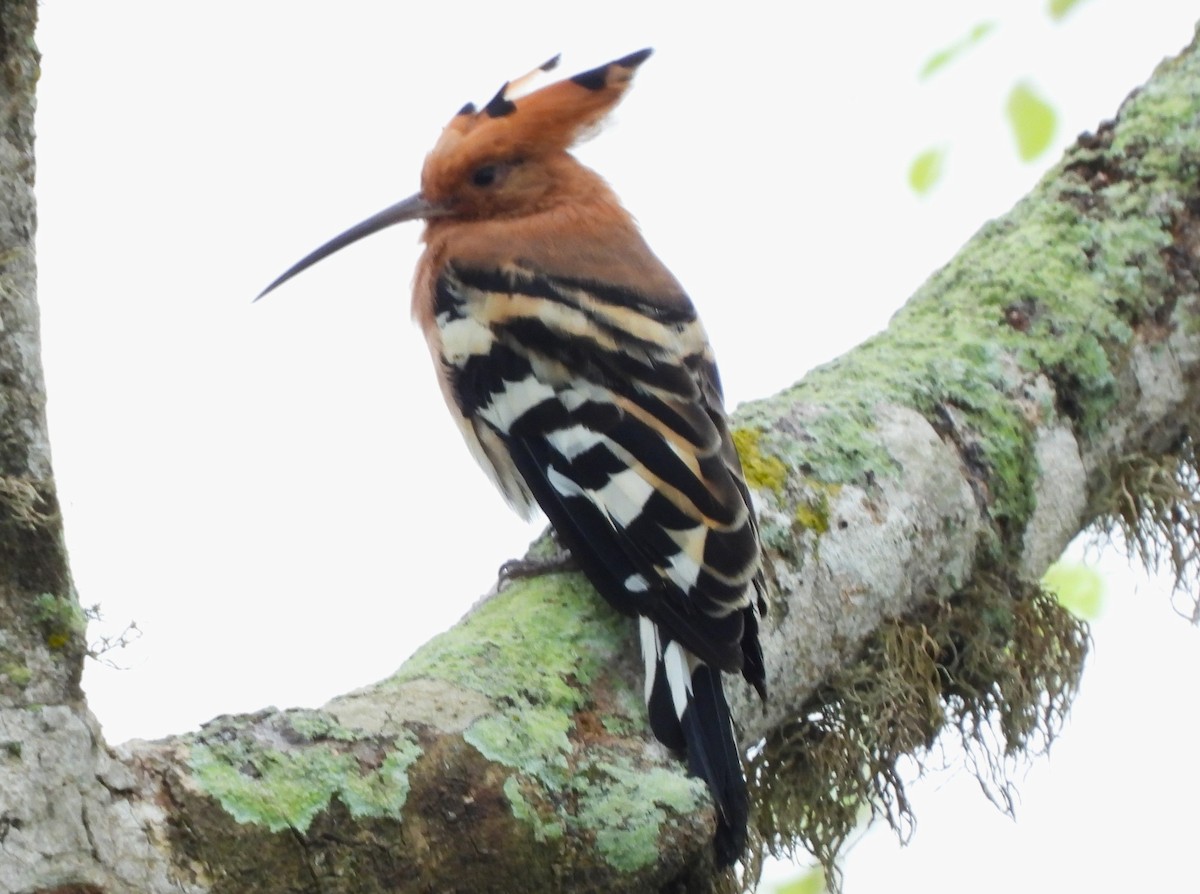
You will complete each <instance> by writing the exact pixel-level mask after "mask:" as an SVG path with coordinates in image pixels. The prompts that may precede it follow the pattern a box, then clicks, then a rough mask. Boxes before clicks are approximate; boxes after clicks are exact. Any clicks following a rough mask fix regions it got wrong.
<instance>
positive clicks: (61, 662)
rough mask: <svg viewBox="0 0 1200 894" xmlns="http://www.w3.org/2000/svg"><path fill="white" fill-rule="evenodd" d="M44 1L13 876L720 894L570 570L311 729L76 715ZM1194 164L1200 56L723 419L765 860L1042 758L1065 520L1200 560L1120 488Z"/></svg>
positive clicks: (1196, 334) (1172, 301)
mask: <svg viewBox="0 0 1200 894" xmlns="http://www.w3.org/2000/svg"><path fill="white" fill-rule="evenodd" d="M34 9H35V5H34V4H33V3H13V2H4V3H0V53H2V55H3V59H2V62H3V66H4V68H3V72H4V77H5V82H4V89H5V95H4V108H5V109H6V110H7V111H6V114H7V115H8V119H9V128H8V129H7V133H8V136H7V137H6V138H5V140H4V142H3V143H2V144H0V152H2V153H3V155H2V157H0V161H2V164H0V168H2V176H3V181H2V183H0V190H3V195H4V196H5V202H4V203H3V205H4V208H5V215H4V217H5V219H4V220H3V221H0V236H2V237H3V245H2V254H0V259H2V260H3V261H4V265H3V271H2V273H3V276H4V277H5V278H4V280H3V283H2V285H3V289H2V290H0V300H2V301H3V307H2V308H0V313H3V319H4V332H3V333H2V335H3V338H4V341H3V342H2V343H0V358H2V361H0V362H2V363H3V369H4V371H5V373H6V374H5V376H4V378H3V380H2V382H0V384H2V385H3V386H4V389H5V392H4V399H5V401H6V403H5V411H4V416H3V424H2V430H0V435H2V437H0V447H2V451H0V462H2V463H3V469H2V474H3V476H4V477H3V479H2V484H3V486H2V487H0V505H2V507H3V510H4V517H3V523H4V525H5V538H4V544H5V546H4V554H3V558H4V562H3V567H2V570H3V580H2V581H0V587H2V589H0V613H2V614H0V622H3V627H4V630H5V639H4V640H2V641H0V646H2V651H0V694H2V695H3V699H4V700H3V703H2V704H3V707H2V708H0V712H2V713H0V723H2V726H0V730H2V733H0V738H2V739H3V740H4V755H3V756H0V791H3V792H4V799H3V805H2V806H0V809H2V810H3V813H2V814H0V878H5V879H6V880H12V879H16V881H15V883H14V884H15V889H16V890H19V891H39V890H47V891H48V890H54V889H57V890H74V891H85V890H86V891H96V890H99V891H127V890H135V891H146V892H160V891H161V892H166V891H181V890H182V891H197V892H199V891H231V892H232V891H249V890H253V891H260V892H271V891H296V890H302V891H322V892H332V891H347V892H349V891H354V892H371V891H396V890H413V891H418V890H421V891H423V890H439V891H455V890H464V891H465V890H505V891H513V892H515V891H523V890H529V891H546V890H572V891H618V890H621V891H642V890H645V891H650V890H654V891H658V890H687V891H702V890H710V889H711V890H718V889H721V888H722V887H729V886H731V885H732V884H733V883H734V880H733V879H731V878H716V877H713V876H712V875H711V872H712V867H711V852H710V842H711V836H712V827H713V816H712V808H711V806H710V804H709V801H708V798H707V795H706V792H705V790H704V787H703V785H702V784H700V783H698V782H697V781H695V780H689V779H687V778H686V776H685V775H684V772H683V767H682V766H681V765H680V764H679V763H678V762H676V761H675V760H674V759H672V758H671V757H670V756H669V755H667V754H665V753H664V752H663V751H662V749H661V748H660V747H659V746H657V745H656V744H654V743H653V742H652V740H651V737H650V736H649V733H648V730H647V729H646V725H645V720H644V709H643V707H642V704H641V693H640V681H639V680H638V676H639V673H640V668H639V666H638V664H639V662H638V660H637V658H636V655H635V654H634V653H635V643H634V639H635V636H634V632H633V628H632V627H631V625H629V624H628V623H627V622H626V621H625V620H624V619H622V618H618V617H616V616H614V615H613V614H612V613H611V612H610V611H609V610H608V609H607V608H606V607H605V606H604V605H603V604H602V602H601V601H600V600H598V599H597V598H596V597H595V595H594V594H593V593H592V592H591V591H590V589H589V588H588V586H587V585H586V584H585V583H584V582H583V581H582V579H581V578H580V577H579V576H578V575H572V574H562V575H554V576H548V577H543V578H538V579H534V580H528V581H521V582H518V583H515V584H513V585H511V586H508V587H506V588H504V589H503V591H502V592H499V593H497V594H494V595H493V596H492V597H491V598H490V599H488V600H486V601H485V602H483V603H481V604H479V605H478V606H476V608H475V609H474V610H473V611H472V612H471V613H470V614H469V615H468V616H467V617H466V618H465V619H464V620H463V621H462V622H461V623H460V624H459V625H457V626H456V627H455V628H453V629H452V630H450V631H448V632H446V633H444V634H442V635H441V636H439V637H437V638H435V639H434V640H433V641H431V642H430V643H428V644H427V645H426V646H425V647H423V648H422V649H421V650H420V651H419V652H418V653H417V654H416V655H414V656H413V658H411V659H410V660H409V661H408V662H407V663H406V664H405V665H404V667H403V668H401V670H400V671H399V672H398V673H397V674H396V675H395V676H393V677H392V678H390V679H388V680H385V681H382V682H380V683H377V684H375V685H373V686H370V687H367V688H365V689H362V690H359V691H357V692H353V693H349V694H347V695H344V696H341V697H339V698H337V699H334V700H333V701H332V702H330V703H329V704H328V705H326V706H325V707H324V708H322V709H320V710H317V711H309V710H293V711H276V710H274V709H270V710H267V711H263V712H260V713H258V714H255V715H250V716H238V717H221V718H217V719H216V720H214V721H212V722H211V723H209V724H207V725H206V726H205V727H204V728H203V729H202V730H201V731H200V732H198V733H195V734H189V735H184V736H179V737H176V738H172V739H168V740H164V741H160V742H155V743H146V742H133V743H128V744H126V745H124V746H121V747H120V748H118V749H117V751H116V755H115V757H114V756H110V754H109V753H108V751H107V750H106V749H105V747H104V746H103V744H102V743H101V742H100V740H99V736H98V732H97V730H96V726H95V723H94V721H93V720H92V718H91V716H90V714H89V713H88V712H87V709H86V706H85V705H84V704H83V703H82V701H81V699H80V698H79V694H78V691H77V680H78V672H79V665H80V661H81V657H82V654H83V651H82V645H81V644H82V639H81V631H80V629H79V626H78V622H77V618H78V616H77V615H76V614H74V613H73V611H74V612H77V607H74V602H73V599H74V596H73V593H72V591H71V588H70V582H69V578H68V576H67V571H66V565H65V557H64V555H63V553H62V548H61V544H62V539H61V529H60V526H59V524H58V519H57V513H56V510H55V508H54V507H55V503H54V497H53V487H52V483H51V481H50V473H49V463H48V451H47V448H46V438H45V427H44V423H43V422H42V414H41V406H42V402H43V391H42V386H41V374H40V368H39V366H38V359H37V340H36V323H35V321H36V316H35V312H34V305H33V294H34V292H33V266H32V252H31V249H30V245H31V240H32V229H33V223H32V221H33V211H32V208H33V206H32V199H31V198H30V193H29V189H30V185H31V180H32V174H31V171H32V131H31V129H30V128H29V121H30V120H31V114H32V102H33V98H32V85H33V80H34V72H35V70H36V69H35V66H36V60H35V57H34V56H32V55H31V53H32V50H31V46H32V44H31V43H30V40H31V34H32V24H33V14H34ZM1198 174H1200V50H1198V48H1197V45H1196V44H1193V45H1192V46H1191V47H1189V48H1188V49H1187V50H1186V51H1185V52H1184V53H1183V54H1182V55H1181V56H1179V57H1178V58H1177V59H1174V60H1171V61H1169V62H1167V63H1164V64H1163V65H1162V66H1161V67H1160V68H1159V70H1158V71H1157V72H1156V73H1155V75H1154V77H1153V79H1152V80H1151V81H1150V82H1149V83H1148V84H1147V85H1146V86H1145V87H1144V88H1142V89H1141V90H1140V91H1138V92H1137V93H1135V94H1134V95H1133V96H1132V97H1130V99H1129V100H1128V101H1127V102H1126V103H1125V104H1124V106H1123V107H1122V109H1121V111H1120V114H1119V115H1118V117H1117V119H1116V121H1115V122H1111V123H1106V124H1104V125H1102V126H1101V128H1100V129H1099V130H1098V132H1097V133H1096V134H1095V135H1085V136H1084V137H1081V138H1080V140H1079V141H1078V142H1077V144H1076V145H1075V146H1074V147H1073V148H1072V149H1071V150H1070V151H1069V152H1068V153H1067V155H1066V157H1065V158H1064V159H1063V160H1062V161H1061V162H1060V163H1059V164H1058V165H1057V166H1056V167H1055V168H1054V169H1053V170H1052V171H1051V172H1050V173H1049V174H1048V175H1047V176H1046V178H1045V179H1044V180H1043V182H1042V183H1041V184H1040V185H1039V186H1038V187H1037V188H1036V189H1035V190H1034V191H1033V192H1032V193H1031V194H1030V195H1029V196H1028V197H1027V198H1026V199H1024V200H1023V201H1022V202H1021V203H1019V204H1018V205H1017V206H1016V207H1015V208H1014V209H1013V210H1012V211H1011V212H1010V213H1009V214H1007V215H1005V216H1004V217H1003V218H1001V219H999V220H996V221H993V222H992V223H990V224H988V225H987V226H985V227H984V228H983V229H982V230H981V231H980V233H979V234H977V236H976V237H975V238H974V239H973V240H972V241H971V242H970V243H969V244H968V245H967V246H966V247H965V248H964V249H963V250H962V251H961V252H960V254H959V255H958V256H957V257H956V258H955V259H954V260H953V261H952V262H951V263H950V264H948V265H947V266H946V267H944V268H943V269H942V270H940V271H938V272H937V273H936V274H934V276H933V277H931V279H930V280H929V281H928V283H926V285H925V286H923V287H922V289H921V290H920V291H919V292H918V293H917V294H916V295H915V296H913V298H912V299H911V300H910V301H909V302H908V303H907V304H906V305H905V307H904V308H903V309H902V310H901V311H900V312H899V313H898V314H897V315H896V317H895V318H894V319H893V321H892V323H891V325H890V326H889V328H888V330H887V331H886V332H884V333H881V334H879V335H878V336H876V337H874V338H872V339H870V340H869V341H867V342H866V343H864V344H863V345H861V346H860V347H859V348H857V349H855V350H854V351H852V352H851V353H849V354H847V355H845V356H844V357H842V358H840V359H838V360H837V361H835V362H833V363H831V364H829V365H827V366H825V367H823V368H821V369H818V370H815V371H814V372H813V373H811V374H810V375H809V376H807V377H806V378H805V379H804V381H802V382H801V383H799V384H798V385H796V386H794V387H793V388H791V389H789V390H788V391H787V392H785V393H784V394H781V395H779V396H777V397H775V398H772V399H770V400H766V401H762V402H760V403H757V404H754V405H752V406H749V407H747V408H745V409H744V410H743V411H741V412H740V413H739V414H738V418H737V426H738V430H737V439H738V446H739V449H740V451H741V453H742V456H743V459H744V461H745V465H746V469H747V473H748V477H749V478H750V480H751V482H752V484H753V485H754V488H755V495H756V499H757V501H758V503H759V508H760V515H761V519H762V528H763V533H764V540H765V542H766V545H767V548H768V553H769V573H770V577H771V581H772V584H773V591H774V598H775V602H774V606H773V609H772V613H771V615H770V617H769V619H768V622H767V624H766V630H765V637H764V648H765V651H766V653H767V656H768V671H769V679H770V681H771V687H772V695H771V699H770V701H769V703H768V704H767V706H766V709H765V710H763V709H761V708H759V707H758V706H757V705H756V704H755V702H754V700H753V699H752V698H750V697H748V696H747V694H746V693H743V692H737V693H735V694H734V702H735V705H734V707H735V711H736V713H737V715H738V720H739V723H740V726H741V732H742V739H743V742H744V743H745V744H746V745H747V746H750V745H755V744H757V743H765V744H764V746H763V747H762V748H761V749H760V751H759V753H758V755H757V757H756V758H755V762H754V764H753V771H754V776H755V780H756V782H757V802H758V803H757V806H758V816H757V820H756V821H757V823H758V826H759V829H760V831H761V833H762V834H763V835H765V836H767V840H771V836H774V835H776V834H778V835H781V836H783V838H782V841H783V844H784V845H785V846H786V845H787V844H788V843H790V842H791V841H793V840H796V838H799V839H800V840H803V841H804V842H805V843H807V844H808V845H809V846H810V847H813V848H815V849H816V850H817V851H818V852H819V853H820V854H821V855H822V856H823V857H825V858H827V859H828V858H829V857H830V856H831V854H832V853H833V852H834V851H835V850H836V846H837V844H838V843H839V841H840V839H841V836H842V835H843V834H844V830H845V826H846V823H847V822H852V821H853V820H854V817H855V816H856V815H857V811H858V809H859V806H860V804H867V805H870V806H871V807H872V808H873V809H875V810H880V811H882V812H884V813H886V814H887V815H888V816H889V817H891V818H893V819H899V818H901V817H902V815H903V811H904V801H903V789H902V787H900V786H899V783H898V782H897V781H896V780H897V777H896V775H895V772H894V763H895V760H896V758H897V757H898V756H899V755H902V754H906V753H912V754H916V755H917V756H918V758H919V757H920V754H921V753H922V752H923V749H925V748H927V747H929V745H930V744H931V743H932V741H933V739H934V737H935V736H936V735H937V734H938V733H939V731H940V730H941V729H943V728H945V727H955V728H958V729H959V730H960V731H962V732H963V733H964V735H966V736H968V737H969V738H970V737H978V736H979V735H980V730H981V729H982V728H983V727H984V726H985V725H986V724H987V722H988V720H989V719H990V718H995V719H996V720H997V722H998V723H999V728H1000V730H1001V733H1002V735H1003V737H1004V741H1002V742H1001V743H999V745H998V746H997V747H998V749H999V752H1000V754H999V755H998V758H1003V756H1004V754H1005V753H1011V752H1013V751H1019V750H1020V749H1021V748H1023V747H1025V746H1026V745H1027V744H1028V743H1029V742H1030V741H1031V737H1034V736H1035V735H1036V734H1038V733H1040V734H1041V735H1043V736H1050V735H1052V734H1053V732H1054V728H1055V723H1056V722H1057V720H1058V719H1059V718H1060V716H1061V712H1062V711H1063V710H1065V707H1066V703H1067V701H1068V700H1069V697H1070V694H1071V692H1072V690H1073V686H1074V682H1075V680H1076V679H1077V675H1078V672H1079V668H1080V665H1081V662H1082V656H1083V650H1084V647H1085V645H1086V635H1085V632H1084V631H1083V630H1082V629H1081V627H1080V625H1079V624H1077V623H1076V622H1074V621H1072V620H1071V619H1070V618H1069V617H1068V616H1067V615H1066V614H1065V613H1063V612H1062V611H1061V610H1059V609H1057V608H1056V607H1055V606H1054V605H1053V603H1052V602H1050V601H1049V600H1047V599H1045V598H1043V597H1042V596H1041V595H1040V594H1039V591H1038V588H1037V581H1038V579H1039V578H1040V576H1041V574H1042V572H1043V571H1044V570H1045V568H1046V567H1047V565H1048V564H1049V563H1050V562H1051V561H1052V560H1053V559H1054V558H1055V557H1057V556H1058V555H1059V554H1060V553H1061V551H1062V549H1063V548H1064V546H1065V545H1066V544H1067V542H1068V541H1069V540H1070V539H1071V538H1072V537H1073V536H1075V535H1076V534H1077V533H1078V532H1079V531H1081V530H1084V529H1085V528H1087V527H1088V526H1094V525H1097V524H1100V525H1101V526H1103V525H1106V524H1110V523H1120V524H1123V525H1125V527H1126V528H1127V530H1129V532H1130V534H1131V537H1132V538H1133V542H1134V543H1135V544H1137V543H1138V534H1139V532H1140V533H1141V534H1142V535H1143V536H1144V538H1145V540H1144V542H1145V543H1146V544H1147V545H1149V546H1153V545H1154V544H1155V543H1161V542H1162V539H1161V538H1163V537H1165V538H1166V539H1167V541H1169V542H1170V538H1172V537H1175V538H1177V540H1176V541H1174V542H1175V544H1176V545H1177V546H1180V547H1181V548H1180V549H1179V550H1177V554H1178V555H1179V556H1180V557H1181V559H1180V561H1183V562H1185V563H1186V561H1187V558H1188V556H1190V555H1194V552H1189V551H1188V550H1187V549H1184V548H1182V547H1185V546H1187V545H1188V541H1187V538H1188V537H1191V536H1192V535H1191V534H1190V531H1191V530H1193V528H1192V527H1190V526H1191V525H1192V524H1193V521H1194V517H1193V516H1192V515H1190V514H1189V513H1190V512H1191V504H1190V503H1188V502H1186V500H1185V499H1184V496H1185V495H1184V494H1183V492H1182V490H1172V488H1171V487H1170V486H1169V485H1168V486H1165V487H1164V488H1161V489H1159V490H1158V491H1157V494H1158V502H1156V503H1155V502H1148V501H1147V499H1146V498H1145V497H1144V496H1143V494H1145V490H1144V489H1142V490H1138V489H1137V488H1132V489H1131V488H1130V487H1129V486H1128V484H1127V482H1128V481H1129V480H1134V479H1135V478H1136V476H1142V477H1140V478H1136V480H1138V481H1142V480H1145V479H1146V478H1147V477H1148V476H1149V477H1153V476H1150V475H1149V473H1150V471H1151V470H1160V472H1161V470H1166V474H1165V477H1164V475H1163V474H1159V476H1158V478H1156V479H1155V480H1165V481H1167V482H1178V481H1179V479H1180V475H1179V474H1177V473H1178V472H1179V470H1181V469H1182V470H1184V473H1185V474H1184V475H1183V477H1184V478H1186V473H1188V471H1189V470H1191V471H1193V472H1194V469H1195V461H1194V456H1193V454H1192V452H1191V451H1192V447H1191V441H1190V439H1189V438H1190V433H1191V431H1193V426H1194V425H1195V422H1196V413H1197V388H1198V387H1200V385H1198V384H1197V383H1200V327H1197V326H1196V324H1195V319H1196V317H1195V314H1196V310H1197V300H1198V293H1200V286H1198V282H1200V176H1198ZM1132 494H1137V495H1138V496H1133V495H1132ZM1131 501H1132V502H1131ZM1173 511H1174V512H1176V515H1174V516H1172V515H1171V513H1172V512H1173ZM1180 511H1182V513H1183V514H1182V515H1180V514H1178V513H1179V512H1180ZM1139 524H1140V525H1141V526H1142V527H1140V528H1139V527H1138V525H1139ZM1156 525H1157V527H1155V526H1156ZM1147 526H1149V528H1147ZM1154 531H1157V532H1158V534H1157V535H1156V534H1155V533H1154ZM1156 537H1157V538H1159V539H1156ZM1180 541H1182V542H1180ZM1191 545H1192V547H1194V546H1195V544H1194V542H1192V543H1191ZM1177 565H1178V563H1177ZM73 607H74V608H73ZM72 609H73V610H72ZM734 688H737V687H734ZM831 793H834V794H833V796H831ZM847 793H850V794H851V795H852V796H853V797H852V798H848V797H847ZM839 811H840V812H839ZM847 817H849V819H847ZM72 886H74V887H72Z"/></svg>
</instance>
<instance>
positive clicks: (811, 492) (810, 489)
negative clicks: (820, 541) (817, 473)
mask: <svg viewBox="0 0 1200 894" xmlns="http://www.w3.org/2000/svg"><path fill="white" fill-rule="evenodd" d="M841 491H842V486H841V485H840V484H825V483H824V482H822V481H816V480H814V479H806V480H805V481H804V487H803V492H804V493H803V496H801V498H800V499H798V500H797V501H796V511H795V518H796V524H798V525H799V526H800V527H801V528H803V529H804V530H806V531H811V532H812V533H814V534H816V535H818V536H820V535H821V534H824V533H825V532H827V531H828V530H829V504H830V502H831V501H832V500H833V499H835V498H836V497H837V495H838V494H839V493H841Z"/></svg>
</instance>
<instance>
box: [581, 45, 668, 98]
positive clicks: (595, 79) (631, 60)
mask: <svg viewBox="0 0 1200 894" xmlns="http://www.w3.org/2000/svg"><path fill="white" fill-rule="evenodd" d="M653 52H654V50H652V49H651V48H650V47H646V49H644V50H638V51H637V52H636V53H630V54H629V55H628V56H622V57H621V58H620V59H616V60H614V61H612V62H609V63H608V64H607V65H601V66H600V67H599V68H592V69H589V70H588V71H584V72H580V73H579V74H577V75H575V77H573V78H571V81H572V82H573V83H576V84H578V85H579V86H580V87H583V88H584V89H586V90H603V89H604V88H605V86H606V85H607V84H608V70H609V69H610V68H612V67H613V66H614V65H617V66H620V67H621V68H625V69H634V68H637V67H638V66H639V65H641V64H642V63H643V62H645V61H646V60H647V59H649V58H650V54H651V53H653Z"/></svg>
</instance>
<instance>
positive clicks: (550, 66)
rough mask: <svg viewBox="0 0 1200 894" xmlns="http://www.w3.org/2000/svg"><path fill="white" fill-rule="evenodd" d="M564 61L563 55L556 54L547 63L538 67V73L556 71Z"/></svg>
mask: <svg viewBox="0 0 1200 894" xmlns="http://www.w3.org/2000/svg"><path fill="white" fill-rule="evenodd" d="M561 60H562V53H555V54H554V55H553V56H551V57H550V58H549V59H547V60H546V61H545V62H543V63H542V64H541V65H539V66H538V71H554V69H556V68H558V63H559V62H560V61H561Z"/></svg>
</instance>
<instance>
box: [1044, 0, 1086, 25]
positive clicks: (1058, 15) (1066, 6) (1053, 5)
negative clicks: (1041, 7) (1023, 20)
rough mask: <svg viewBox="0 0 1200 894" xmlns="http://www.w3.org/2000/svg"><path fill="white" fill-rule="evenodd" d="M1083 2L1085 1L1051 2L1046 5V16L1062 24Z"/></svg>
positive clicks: (1061, 0) (1062, 0) (1052, 0)
mask: <svg viewBox="0 0 1200 894" xmlns="http://www.w3.org/2000/svg"><path fill="white" fill-rule="evenodd" d="M1083 2H1084V0H1049V2H1048V3H1047V4H1046V15H1048V16H1050V18H1051V19H1053V20H1054V21H1056V22H1061V21H1062V20H1063V19H1065V18H1066V17H1067V16H1069V15H1070V14H1071V12H1072V11H1073V10H1074V9H1075V7H1076V6H1079V5H1080V4H1081V3H1083Z"/></svg>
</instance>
